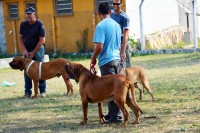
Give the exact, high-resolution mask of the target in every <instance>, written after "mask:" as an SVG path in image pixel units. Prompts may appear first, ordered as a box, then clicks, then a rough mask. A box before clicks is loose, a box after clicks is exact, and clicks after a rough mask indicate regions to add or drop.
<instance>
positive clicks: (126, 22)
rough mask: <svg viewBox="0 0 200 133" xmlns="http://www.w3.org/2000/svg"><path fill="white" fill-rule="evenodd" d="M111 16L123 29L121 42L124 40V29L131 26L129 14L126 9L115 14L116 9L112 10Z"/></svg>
mask: <svg viewBox="0 0 200 133" xmlns="http://www.w3.org/2000/svg"><path fill="white" fill-rule="evenodd" d="M110 17H111V18H112V19H114V20H115V21H116V22H117V23H118V24H119V25H120V27H121V30H122V37H121V42H123V36H124V34H123V31H124V29H129V28H130V19H129V17H128V15H127V14H126V13H125V12H124V11H121V12H120V14H115V13H114V10H112V11H111V15H110Z"/></svg>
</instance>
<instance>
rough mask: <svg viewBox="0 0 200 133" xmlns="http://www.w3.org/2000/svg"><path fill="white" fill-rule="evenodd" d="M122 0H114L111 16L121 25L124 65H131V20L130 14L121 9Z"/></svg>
mask: <svg viewBox="0 0 200 133" xmlns="http://www.w3.org/2000/svg"><path fill="white" fill-rule="evenodd" d="M121 6H122V0H113V9H114V10H112V11H111V15H110V17H111V18H112V19H114V20H115V21H116V22H117V23H118V24H119V25H120V27H121V30H122V36H121V45H122V46H121V53H120V55H121V59H122V60H123V61H124V62H123V64H124V67H126V68H128V67H131V45H130V41H129V22H130V19H129V17H128V15H127V14H126V13H125V12H124V11H123V10H122V9H121Z"/></svg>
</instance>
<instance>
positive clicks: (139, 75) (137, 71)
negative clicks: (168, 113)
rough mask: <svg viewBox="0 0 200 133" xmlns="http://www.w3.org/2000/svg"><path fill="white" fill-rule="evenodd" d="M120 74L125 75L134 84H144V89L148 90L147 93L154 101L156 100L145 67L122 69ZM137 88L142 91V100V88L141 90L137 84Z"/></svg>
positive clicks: (141, 92)
mask: <svg viewBox="0 0 200 133" xmlns="http://www.w3.org/2000/svg"><path fill="white" fill-rule="evenodd" d="M120 74H123V75H125V76H126V77H128V79H129V80H130V81H132V82H133V83H137V82H138V83H140V84H142V86H143V88H145V89H146V90H147V92H148V93H149V94H150V95H151V97H152V100H153V101H154V100H155V98H154V96H153V93H152V90H151V88H150V86H149V82H148V80H147V76H146V73H145V69H144V68H143V67H140V66H133V67H129V68H126V69H122V71H121V72H120ZM135 87H137V88H138V89H139V90H140V100H142V94H143V90H142V89H141V88H139V87H138V86H137V84H135Z"/></svg>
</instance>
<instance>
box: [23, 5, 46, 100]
mask: <svg viewBox="0 0 200 133" xmlns="http://www.w3.org/2000/svg"><path fill="white" fill-rule="evenodd" d="M45 34H46V32H45V29H44V25H43V24H42V22H41V21H39V20H38V19H36V17H35V9H34V8H33V7H29V8H27V9H26V20H25V21H23V22H22V23H21V25H20V31H19V44H20V46H21V48H22V50H23V55H24V57H27V58H31V59H33V60H36V61H39V62H43V61H44V53H45V48H44V43H45ZM24 80H25V86H24V87H25V95H24V97H25V98H29V97H31V94H32V91H31V88H32V80H31V79H30V78H29V77H28V75H27V74H26V73H25V72H24ZM39 89H40V94H41V96H42V97H45V96H46V81H45V80H40V81H39Z"/></svg>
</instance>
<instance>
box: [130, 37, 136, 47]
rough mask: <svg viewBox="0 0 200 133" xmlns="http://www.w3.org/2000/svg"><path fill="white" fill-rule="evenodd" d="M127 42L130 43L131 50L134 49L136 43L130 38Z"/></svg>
mask: <svg viewBox="0 0 200 133" xmlns="http://www.w3.org/2000/svg"><path fill="white" fill-rule="evenodd" d="M129 40H130V43H131V47H132V48H135V45H136V42H135V40H134V39H133V37H130V38H129Z"/></svg>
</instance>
